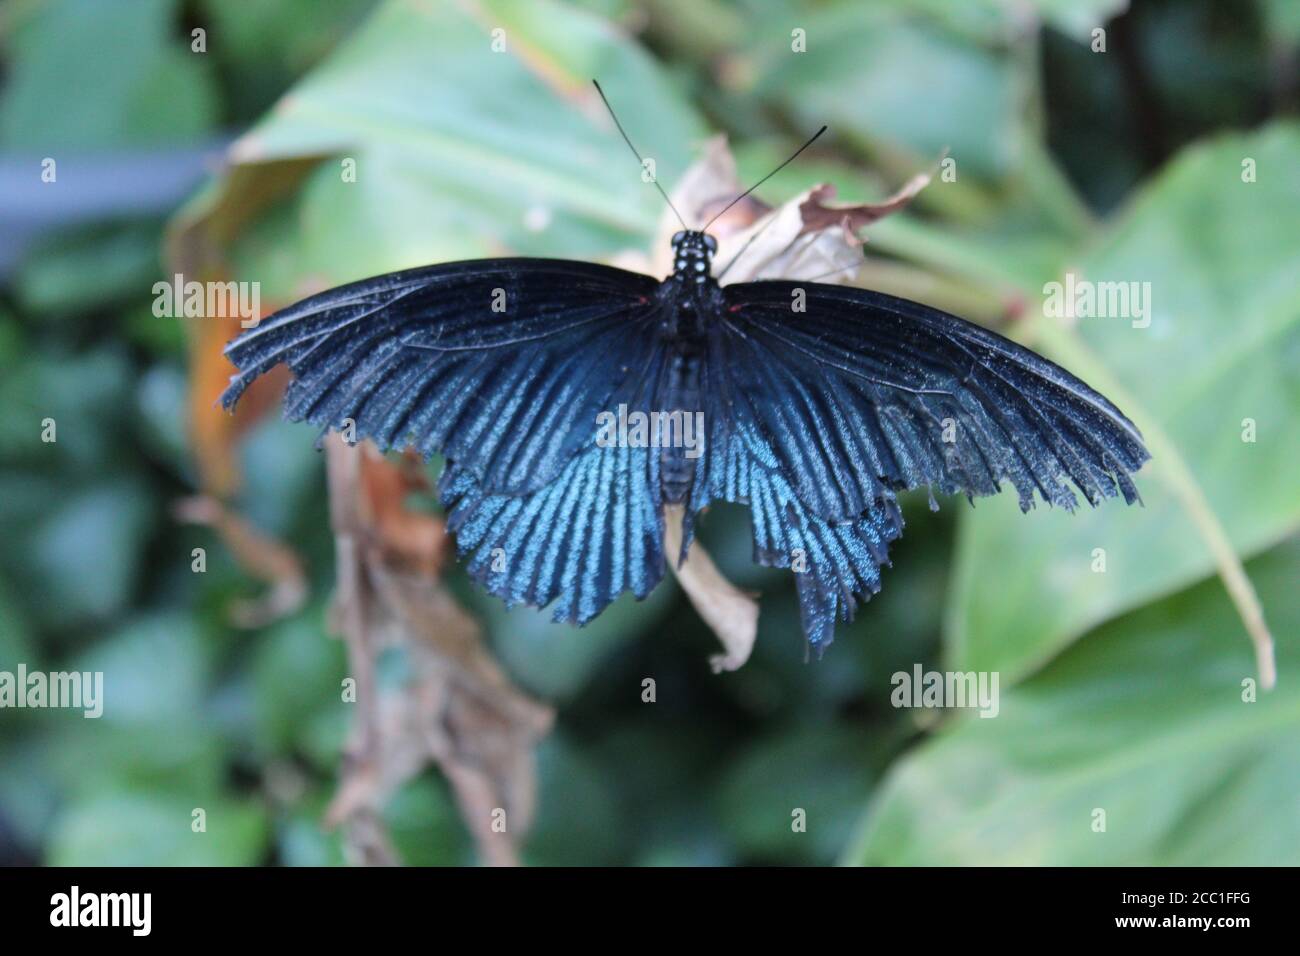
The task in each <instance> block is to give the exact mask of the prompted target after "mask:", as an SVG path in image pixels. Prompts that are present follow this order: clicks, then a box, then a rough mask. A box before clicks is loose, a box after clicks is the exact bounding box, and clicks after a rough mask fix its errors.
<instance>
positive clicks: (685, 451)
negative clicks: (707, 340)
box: [659, 340, 704, 504]
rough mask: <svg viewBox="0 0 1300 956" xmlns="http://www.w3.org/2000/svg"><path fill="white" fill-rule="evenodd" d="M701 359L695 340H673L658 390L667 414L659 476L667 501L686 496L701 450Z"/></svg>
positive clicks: (662, 436) (702, 355)
mask: <svg viewBox="0 0 1300 956" xmlns="http://www.w3.org/2000/svg"><path fill="white" fill-rule="evenodd" d="M703 361H704V353H703V351H702V350H701V348H700V346H699V343H697V342H695V341H692V340H679V341H677V342H676V343H675V344H674V347H673V351H672V355H671V357H670V359H669V362H668V370H667V377H666V381H665V382H664V389H663V391H662V393H661V394H660V404H661V406H662V408H663V410H664V411H665V412H666V413H667V415H666V416H664V417H663V418H662V419H661V421H662V422H663V426H662V429H661V437H660V447H659V480H660V485H661V486H662V488H663V498H664V501H665V503H668V504H681V503H682V502H684V501H685V500H686V499H687V498H688V497H690V493H691V482H692V480H693V479H694V477H695V463H696V460H697V459H698V458H699V457H700V454H701V453H702V452H703V450H704V434H703V431H704V429H703V418H704V414H703V412H701V411H700V409H701V407H702V404H701V401H700V371H701V366H702V364H703Z"/></svg>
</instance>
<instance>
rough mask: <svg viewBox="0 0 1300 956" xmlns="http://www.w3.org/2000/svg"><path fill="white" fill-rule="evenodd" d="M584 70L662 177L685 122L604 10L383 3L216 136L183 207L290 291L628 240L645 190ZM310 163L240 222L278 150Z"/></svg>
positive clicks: (648, 211)
mask: <svg viewBox="0 0 1300 956" xmlns="http://www.w3.org/2000/svg"><path fill="white" fill-rule="evenodd" d="M495 31H502V32H499V33H497V32H495ZM494 43H496V44H497V45H498V46H500V45H501V44H504V50H503V52H494V50H493V44H494ZM593 77H598V78H599V79H600V80H601V83H602V85H603V86H604V87H605V89H606V91H607V93H608V94H609V96H610V98H611V100H612V101H613V102H614V103H615V104H618V105H620V106H623V107H625V109H624V112H625V114H626V122H625V125H626V126H627V127H628V131H629V133H630V135H631V136H632V138H633V140H634V141H635V142H636V143H637V144H638V146H639V147H640V148H641V150H642V152H643V153H644V154H645V155H647V156H648V157H650V158H652V159H654V160H655V161H656V169H657V172H658V174H659V175H660V176H661V177H662V178H664V179H665V181H671V180H672V179H673V178H675V177H676V176H677V175H678V174H679V173H680V172H681V171H682V170H683V169H684V168H685V167H686V166H687V164H688V163H689V161H690V159H691V156H692V147H693V145H694V143H695V142H696V141H698V140H699V138H700V137H701V135H702V133H703V127H702V125H701V124H700V123H699V121H698V120H697V119H696V117H695V115H694V113H693V111H692V110H691V109H690V108H689V107H688V106H686V105H685V104H684V102H683V101H682V99H681V97H680V96H678V95H677V94H676V93H675V92H674V90H673V89H672V88H671V87H670V86H669V85H668V83H667V81H666V80H665V78H664V76H663V75H662V74H661V73H660V71H659V70H658V69H657V67H656V66H655V65H654V63H653V62H652V61H651V60H650V58H649V57H648V56H647V55H646V54H645V53H644V52H643V51H641V50H640V49H639V48H637V47H636V46H634V45H633V44H631V43H629V42H628V41H627V40H626V38H624V37H622V36H620V35H619V34H617V33H616V32H615V31H614V30H613V29H612V28H611V27H610V26H609V25H608V24H606V23H605V22H604V21H602V20H600V19H598V18H596V17H594V16H592V15H590V14H588V13H586V12H584V11H581V10H578V9H574V8H570V7H564V6H560V5H558V4H555V3H551V2H539V3H532V4H514V3H497V2H487V3H480V4H477V5H476V7H475V8H474V11H473V12H471V11H469V10H468V9H467V8H465V7H463V6H462V5H459V4H455V3H451V2H446V0H443V2H434V3H426V4H411V3H406V2H392V3H387V4H385V5H383V6H382V7H381V8H380V9H379V10H378V11H377V12H376V13H375V14H374V15H373V16H372V17H371V18H370V19H369V20H367V22H366V23H365V25H364V26H362V27H361V28H360V29H359V30H358V31H357V32H356V33H355V34H354V35H353V36H352V37H350V38H349V40H348V41H347V42H346V43H345V44H344V45H343V46H342V47H341V48H340V49H339V50H338V51H336V52H335V54H333V55H332V56H331V57H329V58H328V59H327V60H326V61H325V62H324V63H323V64H322V65H321V66H320V67H319V68H317V69H316V70H314V71H313V72H312V73H310V74H309V75H308V77H307V78H306V79H305V80H304V81H303V82H302V83H300V84H299V85H298V86H297V87H295V88H294V89H293V90H292V91H291V92H290V93H289V94H288V95H287V96H286V97H285V98H284V99H283V100H282V101H281V102H280V104H279V105H278V106H277V108H276V109H275V110H274V111H273V112H272V113H271V114H269V116H268V117H267V119H266V120H264V121H263V122H262V123H260V124H259V125H257V126H256V127H254V129H253V130H252V131H251V132H250V133H248V134H247V135H246V136H245V137H243V138H242V139H241V140H240V141H239V142H237V143H236V144H235V145H234V147H232V150H231V158H232V159H233V160H234V162H235V167H234V169H233V170H232V172H231V173H230V175H229V176H228V177H227V178H226V180H225V181H224V182H223V183H222V184H221V186H220V188H219V189H218V190H216V191H215V192H213V193H210V194H209V195H207V196H205V197H204V198H203V199H202V200H201V201H200V202H199V203H198V204H197V205H196V206H195V207H194V208H193V209H192V214H193V215H195V216H197V220H195V221H197V223H198V224H199V225H201V226H204V227H206V228H208V229H209V230H210V231H211V233H212V235H215V236H218V237H221V238H229V236H230V235H231V234H233V235H234V236H235V237H236V238H242V237H243V236H244V235H245V234H246V235H247V237H248V239H249V240H250V243H251V245H250V246H249V249H248V252H250V253H252V254H251V255H250V254H244V253H243V252H242V251H241V250H239V249H237V250H236V260H235V261H236V264H237V267H238V270H239V271H240V272H241V274H242V275H245V276H247V277H250V278H259V279H260V278H263V276H264V274H265V273H267V272H270V273H271V274H272V276H274V277H277V278H279V279H280V280H281V282H280V284H278V286H277V287H275V288H272V289H271V290H269V291H270V293H274V295H275V296H280V297H283V296H284V295H286V294H291V293H293V292H295V291H297V289H295V288H294V287H293V286H289V287H288V288H286V287H285V284H284V280H285V279H287V278H292V280H293V282H296V283H302V282H303V281H304V280H306V279H310V280H312V281H314V282H320V281H329V282H339V281H342V280H345V279H352V278H357V277H360V276H363V275H367V274H373V273H376V272H382V271H388V270H393V269H397V268H401V267H406V266H414V265H421V264H426V263H429V262H437V261H441V260H446V259H454V258H466V257H474V256H479V255H488V254H499V253H501V252H503V251H506V250H511V251H515V252H521V253H525V254H549V255H560V256H567V257H573V258H584V257H599V256H601V255H608V254H610V253H612V252H614V251H616V250H618V249H620V248H623V247H624V246H626V245H628V244H636V245H640V244H644V242H645V241H647V239H648V236H649V233H650V232H651V231H652V230H653V227H654V224H655V223H656V221H657V219H658V217H659V215H660V213H661V212H662V209H663V205H662V200H661V199H660V198H659V197H658V195H657V194H656V193H655V191H654V190H653V189H652V188H651V186H650V185H648V184H647V183H645V182H643V181H642V179H641V175H640V170H639V169H638V166H637V163H636V160H635V159H634V158H633V157H632V156H631V155H630V154H629V153H628V152H627V148H626V147H625V146H624V144H623V143H622V142H621V140H620V139H619V136H618V133H617V131H616V130H615V129H614V126H613V124H612V123H611V122H610V121H609V119H608V117H607V116H606V115H605V114H604V108H603V107H602V106H601V105H600V101H599V98H598V97H597V96H596V95H595V90H594V89H593V88H592V86H591V79H592V78H593ZM325 157H329V159H325ZM312 160H320V164H319V165H317V166H315V167H314V169H312V171H311V172H310V173H309V174H308V175H307V177H306V180H305V182H303V183H302V185H301V188H300V189H299V190H298V191H297V192H296V194H295V195H294V196H293V198H292V201H291V203H290V204H289V206H287V207H284V206H282V207H281V209H282V214H280V215H278V216H271V217H263V218H262V219H261V220H260V221H255V222H254V224H253V226H254V228H253V229H252V230H251V231H250V232H247V233H245V232H244V231H243V229H242V227H243V226H245V225H247V223H246V222H244V220H243V218H241V217H246V215H247V213H248V211H249V209H248V205H249V203H253V202H262V203H265V202H266V201H267V200H268V199H269V198H270V196H271V195H273V194H275V193H276V192H277V190H278V189H279V188H280V187H282V186H283V185H284V184H283V182H281V181H280V180H277V177H281V179H282V178H283V177H282V175H281V174H282V173H283V170H284V168H285V167H284V163H286V162H291V161H293V162H299V163H302V162H304V161H312ZM347 160H354V161H355V163H356V166H355V172H356V176H355V182H352V181H347V177H345V175H344V172H345V170H344V165H343V164H344V162H345V161H347ZM299 172H300V173H301V170H300V171H299ZM251 197H257V198H256V199H253V198H251ZM263 295H264V301H266V300H267V298H268V297H269V296H268V292H266V291H264V293H263Z"/></svg>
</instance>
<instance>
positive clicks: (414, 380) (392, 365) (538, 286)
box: [222, 259, 664, 623]
mask: <svg viewBox="0 0 1300 956" xmlns="http://www.w3.org/2000/svg"><path fill="white" fill-rule="evenodd" d="M658 286H659V283H658V282H656V281H655V280H654V279H652V278H650V277H647V276H642V275H638V274H636V273H631V272H624V271H623V270H620V269H613V268H609V267H606V266H600V265H594V264H589V263H581V262H568V261H558V260H542V259H498V260H481V261H474V262H463V263H450V264H447V265H438V266H431V267H428V268H423V269H415V270H411V271H409V272H399V273H393V274H390V275H385V276H378V277H376V278H374V279H367V280H364V281H362V282H358V283H354V284H352V285H347V286H342V287H340V288H337V289H332V290H330V291H328V292H325V293H322V294H321V295H318V296H313V297H312V298H309V299H306V300H304V301H303V302H300V303H298V304H297V305H294V306H291V307H290V308H288V309H285V310H283V311H282V312H279V313H277V314H276V315H274V316H272V317H270V318H269V319H267V320H266V321H264V322H263V323H261V324H260V325H258V326H257V327H256V328H255V329H253V330H251V331H249V332H247V333H245V334H244V335H242V336H240V337H239V338H238V339H236V340H235V341H234V342H232V343H231V344H230V346H229V347H228V348H227V350H226V354H227V355H228V356H229V357H230V358H231V360H232V361H233V362H234V363H235V365H236V366H237V367H238V368H239V369H240V373H239V374H238V375H237V376H235V377H234V378H233V379H232V380H231V385H230V387H229V388H228V389H227V390H226V392H225V394H224V395H223V396H222V403H223V404H224V405H225V406H226V407H228V408H229V407H231V406H233V405H234V403H235V402H237V401H238V400H239V397H240V395H241V394H242V393H243V391H244V389H245V388H246V387H247V385H248V383H249V382H251V381H252V380H253V379H254V378H256V377H257V376H258V375H260V374H262V373H264V372H266V371H267V370H269V369H270V368H272V367H274V366H275V365H277V364H278V363H280V362H284V363H286V364H287V365H288V366H289V369H290V370H291V371H292V373H293V376H294V378H293V381H292V383H291V384H290V386H289V388H288V391H287V393H286V395H285V401H284V409H285V416H286V417H287V418H289V419H291V420H294V421H307V422H310V423H312V424H314V425H316V426H318V427H321V428H323V429H332V430H339V431H341V430H343V429H344V427H345V425H346V424H347V423H348V421H349V420H350V421H351V422H352V424H353V425H354V426H355V432H354V433H355V436H356V437H357V438H358V439H362V438H369V439H371V440H372V441H374V442H375V443H376V444H378V445H379V446H380V447H381V448H389V447H402V446H406V445H409V446H410V447H414V448H417V449H419V450H420V451H421V452H423V453H424V455H425V456H426V457H428V456H430V455H432V454H433V453H435V452H441V453H443V454H444V455H445V456H446V459H447V465H446V468H445V470H444V472H443V475H442V478H441V480H440V495H441V497H442V499H443V503H444V504H445V505H446V506H447V508H448V509H449V517H448V523H449V527H450V528H451V529H452V530H453V531H455V532H456V533H457V547H458V548H459V550H460V552H461V554H462V556H463V557H465V558H466V559H467V566H468V569H469V573H470V574H471V575H472V576H473V577H474V578H476V579H477V580H478V581H479V582H480V583H482V584H483V585H484V587H486V588H487V589H488V590H489V591H491V592H493V593H495V594H497V595H499V596H500V597H502V598H503V599H504V600H505V601H506V602H507V603H508V604H513V603H526V604H531V605H534V606H537V607H543V606H545V605H547V604H550V603H552V602H556V604H555V608H554V615H555V617H556V619H557V620H569V621H573V622H575V623H586V622H587V621H589V620H590V619H591V618H593V617H595V616H596V615H597V614H599V613H600V611H601V610H603V609H604V608H605V607H606V606H607V605H608V604H609V603H610V602H611V601H612V600H613V599H614V598H615V597H617V596H618V595H619V594H620V593H621V592H622V591H624V590H631V591H633V592H634V593H635V594H636V595H637V597H638V598H641V597H645V596H646V595H647V594H648V593H649V592H650V591H651V590H652V589H653V588H654V586H655V585H656V584H657V583H658V581H659V579H660V578H661V577H662V575H663V551H662V540H663V511H662V502H661V498H660V490H659V476H658V466H659V459H658V454H657V450H652V449H644V448H642V449H636V448H614V447H601V446H599V445H598V444H597V443H596V440H595V438H596V435H597V432H598V428H597V415H598V414H599V413H601V412H604V411H608V410H610V409H612V408H615V407H617V406H618V404H619V403H626V404H628V405H629V406H631V407H634V408H640V407H643V406H645V405H647V404H648V403H649V402H650V401H651V400H652V399H653V395H654V391H655V388H656V387H657V383H658V381H659V379H660V376H661V375H662V368H663V361H664V359H663V356H664V349H663V346H662V343H661V342H660V340H659V338H658V336H657V333H656V323H657V321H658V313H659V308H660V306H659V303H658V301H657V300H656V297H655V295H656V290H657V289H658ZM652 451H653V452H654V453H653V454H652V453H651V452H652ZM557 599H558V600H557Z"/></svg>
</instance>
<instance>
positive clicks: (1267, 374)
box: [947, 125, 1300, 680]
mask: <svg viewBox="0 0 1300 956" xmlns="http://www.w3.org/2000/svg"><path fill="white" fill-rule="evenodd" d="M1298 150H1300V127H1296V126H1294V125H1283V126H1275V127H1272V128H1269V129H1266V130H1264V131H1262V132H1260V133H1256V134H1251V135H1246V136H1232V137H1226V138H1222V139H1219V140H1216V141H1214V142H1211V143H1207V144H1204V145H1201V146H1197V147H1194V148H1192V149H1190V150H1188V151H1187V152H1185V153H1183V154H1182V155H1181V156H1179V157H1178V158H1177V159H1176V160H1175V161H1174V162H1173V163H1172V164H1171V165H1170V167H1169V168H1168V169H1166V170H1165V171H1164V172H1163V173H1162V174H1160V175H1159V176H1158V177H1157V178H1156V180H1155V181H1154V182H1152V183H1151V184H1150V185H1149V186H1147V187H1146V188H1145V189H1144V190H1143V191H1142V193H1141V194H1140V195H1139V196H1138V198H1137V199H1136V201H1135V202H1134V203H1133V204H1132V206H1131V208H1129V209H1128V210H1127V211H1126V212H1124V213H1122V214H1121V215H1120V216H1119V217H1118V218H1117V220H1116V221H1115V222H1114V223H1113V224H1111V225H1110V226H1109V228H1108V229H1107V230H1106V232H1105V235H1104V236H1103V238H1102V239H1101V240H1100V241H1099V242H1098V243H1097V244H1096V246H1095V247H1094V248H1092V249H1091V250H1089V251H1088V252H1087V253H1086V254H1083V255H1082V256H1081V258H1080V260H1079V263H1078V271H1079V273H1080V277H1081V278H1087V279H1090V280H1096V281H1125V282H1127V281H1136V282H1149V283H1150V284H1151V285H1150V298H1151V307H1150V312H1149V316H1150V325H1149V327H1146V328H1136V327H1134V325H1133V320H1130V319H1124V318H1082V319H1080V320H1079V327H1078V330H1077V332H1078V334H1077V336H1076V335H1073V334H1070V333H1067V332H1065V331H1063V330H1062V329H1060V328H1059V327H1054V326H1053V325H1052V323H1050V322H1048V321H1046V320H1045V321H1044V322H1043V323H1042V324H1041V325H1040V326H1039V330H1040V334H1041V335H1042V336H1043V338H1042V341H1041V342H1040V343H1039V344H1040V345H1042V346H1044V347H1046V348H1047V350H1048V351H1049V353H1050V354H1052V356H1053V357H1054V358H1056V359H1057V360H1058V361H1061V362H1063V364H1065V365H1066V366H1067V367H1069V368H1071V369H1072V370H1074V371H1075V372H1077V373H1078V374H1080V375H1081V376H1082V377H1083V378H1084V379H1085V380H1086V381H1088V382H1089V383H1090V384H1092V385H1093V386H1094V387H1096V388H1098V389H1099V390H1100V391H1101V392H1103V393H1104V394H1106V395H1108V396H1109V397H1110V398H1112V399H1113V400H1114V401H1115V402H1116V404H1118V405H1119V406H1120V407H1121V408H1122V409H1123V410H1124V411H1125V412H1126V413H1128V414H1129V415H1130V416H1131V417H1132V418H1133V419H1134V421H1135V422H1136V423H1137V424H1138V426H1139V427H1140V428H1142V429H1143V431H1144V433H1145V434H1146V437H1147V438H1148V442H1149V444H1150V445H1151V448H1152V453H1153V455H1154V456H1155V460H1154V461H1153V462H1151V463H1150V464H1149V465H1148V466H1147V467H1146V468H1144V469H1143V471H1142V472H1141V474H1140V475H1139V476H1138V486H1139V489H1140V490H1141V492H1142V495H1143V498H1144V501H1145V507H1142V508H1125V507H1124V506H1123V505H1122V504H1120V503H1118V502H1116V501H1113V500H1111V501H1107V502H1105V503H1104V504H1103V505H1102V506H1101V507H1099V508H1097V509H1096V510H1093V509H1090V508H1088V507H1087V506H1086V505H1085V506H1083V507H1082V508H1081V510H1080V511H1079V512H1077V513H1076V514H1074V515H1067V514H1064V513H1062V512H1049V511H1045V510H1042V509H1040V510H1038V511H1036V512H1035V513H1033V514H1030V515H1021V514H1020V513H1019V511H1018V509H1017V508H1016V506H1015V502H1014V501H1013V500H1011V499H1010V497H1008V496H1002V497H1000V498H996V499H992V500H988V501H980V502H979V503H978V505H977V506H976V507H975V508H974V509H973V510H970V509H966V508H965V506H960V507H962V510H963V519H964V520H963V523H962V528H961V531H960V535H959V546H958V561H957V570H956V574H955V585H954V591H953V598H952V603H951V609H950V610H951V613H950V619H949V629H948V635H947V640H948V646H949V650H950V655H951V660H952V662H953V666H954V667H956V668H958V669H963V670H964V669H975V670H997V671H1001V672H1003V679H1004V680H1012V679H1016V678H1018V677H1020V676H1022V675H1023V674H1025V673H1027V672H1029V671H1031V670H1032V669H1033V668H1034V667H1036V666H1039V665H1040V664H1042V663H1043V662H1044V661H1045V660H1047V659H1049V658H1050V657H1051V656H1052V655H1053V654H1055V653H1056V652H1057V651H1059V650H1060V648H1061V647H1063V646H1065V645H1066V644H1068V643H1069V642H1070V641H1072V640H1074V639H1075V638H1076V637H1077V636H1078V635H1080V634H1082V633H1083V632H1085V631H1086V630H1088V629H1089V628H1090V627H1093V626H1095V625H1096V624H1098V623H1100V622H1102V621H1105V620H1107V619H1109V618H1111V617H1114V616H1115V615H1117V614H1121V613H1123V612H1124V611H1127V610H1129V609H1132V608H1135V607H1138V606H1140V605H1142V604H1145V603H1147V602H1149V601H1152V600H1155V599H1157V598H1159V597H1161V596H1162V595H1165V594H1168V593H1170V592H1171V591H1173V590H1175V589H1177V588H1181V587H1185V586H1186V585H1187V584H1189V583H1191V582H1193V581H1196V580H1198V579H1200V578H1202V577H1204V576H1205V575H1206V574H1209V573H1211V572H1212V571H1213V570H1214V567H1215V557H1214V555H1213V554H1212V553H1211V550H1210V548H1209V546H1208V545H1207V543H1206V539H1205V537H1204V536H1203V533H1202V531H1199V530H1198V528H1197V526H1196V524H1194V523H1193V520H1192V517H1191V513H1190V512H1189V510H1188V501H1187V494H1188V491H1187V488H1188V487H1189V485H1188V482H1190V483H1191V484H1190V487H1191V489H1192V490H1191V494H1192V495H1193V496H1195V495H1196V494H1197V492H1196V489H1198V488H1199V492H1200V493H1202V494H1203V496H1204V499H1205V500H1206V501H1208V504H1209V508H1210V510H1211V512H1212V515H1211V516H1210V519H1209V520H1211V521H1213V520H1214V516H1217V522H1218V524H1219V525H1221V526H1222V528H1223V530H1224V531H1225V532H1226V536H1227V540H1228V542H1230V545H1229V546H1230V547H1231V548H1232V549H1235V550H1236V552H1237V553H1238V554H1240V555H1250V554H1254V553H1257V552H1259V551H1260V550H1262V549H1264V548H1267V547H1269V546H1271V545H1272V544H1274V543H1276V542H1277V541H1279V540H1281V539H1282V538H1283V537H1285V536H1286V535H1288V534H1290V533H1291V532H1293V531H1294V530H1295V529H1296V527H1297V526H1300V492H1298V491H1297V489H1298V488H1300V482H1298V479H1300V287H1298V286H1297V285H1296V283H1295V276H1296V275H1297V274H1300V183H1298V182H1297V180H1296V178H1295V176H1294V175H1293V174H1292V172H1293V167H1294V157H1295V155H1296V152H1297V151H1298ZM1245 158H1252V159H1254V160H1255V162H1256V168H1257V172H1258V181H1257V182H1254V183H1246V182H1243V181H1242V178H1241V177H1242V161H1243V159H1245ZM1142 321H1145V320H1138V324H1139V325H1140V324H1141V322H1142ZM1081 343H1084V344H1081ZM1247 420H1250V421H1253V422H1254V423H1255V430H1256V440H1255V441H1253V442H1249V441H1244V440H1243V429H1244V428H1245V427H1246V425H1247ZM1166 439H1167V440H1166ZM1170 443H1172V445H1170ZM1183 462H1185V463H1186V465H1183V464H1182V463H1183ZM1096 549H1104V551H1105V555H1104V559H1105V571H1104V572H1099V571H1095V570H1094V567H1096V566H1098V565H1096V564H1095V562H1096V561H1097V560H1098V559H1099V553H1097V552H1096ZM992 555H996V557H997V561H996V563H995V564H993V563H990V560H989V558H990V556H992ZM1266 609H1267V610H1269V611H1272V610H1273V609H1272V608H1268V607H1267V606H1266ZM1242 630H1243V629H1242V627H1241V626H1240V625H1239V626H1238V627H1237V628H1236V633H1235V634H1234V633H1233V632H1231V631H1229V632H1225V634H1224V637H1223V639H1224V640H1229V639H1233V640H1241V638H1240V637H1239V636H1237V635H1238V634H1240V633H1241V632H1242ZM1230 635H1231V636H1230Z"/></svg>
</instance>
